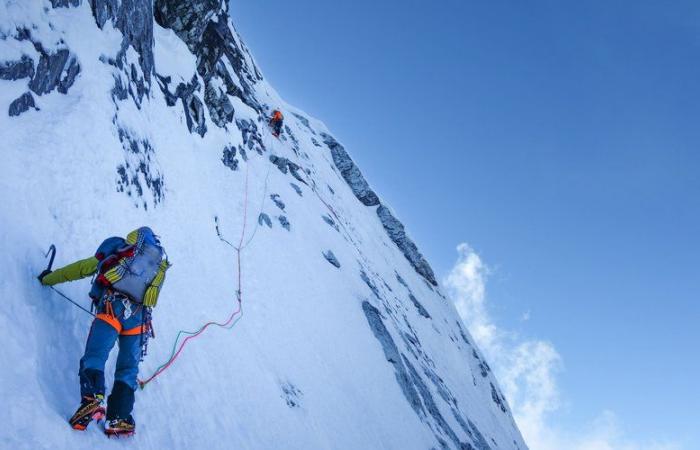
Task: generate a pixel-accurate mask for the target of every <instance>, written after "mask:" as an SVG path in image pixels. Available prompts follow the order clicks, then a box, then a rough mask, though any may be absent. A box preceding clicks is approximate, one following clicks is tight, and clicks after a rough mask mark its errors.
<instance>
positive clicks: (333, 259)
mask: <svg viewBox="0 0 700 450" xmlns="http://www.w3.org/2000/svg"><path fill="white" fill-rule="evenodd" d="M323 257H324V258H326V260H327V261H328V262H329V263H331V264H332V265H334V266H335V267H336V268H338V269H340V262H339V261H338V258H336V257H335V255H334V254H333V252H332V251H331V250H326V251H325V252H323Z"/></svg>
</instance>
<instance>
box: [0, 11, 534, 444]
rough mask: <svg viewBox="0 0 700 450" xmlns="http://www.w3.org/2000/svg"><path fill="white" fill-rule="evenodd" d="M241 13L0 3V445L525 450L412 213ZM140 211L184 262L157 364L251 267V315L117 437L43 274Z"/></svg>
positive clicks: (156, 347)
mask: <svg viewBox="0 0 700 450" xmlns="http://www.w3.org/2000/svg"><path fill="white" fill-rule="evenodd" d="M227 5H228V2H224V1H220V0H202V1H197V2H185V1H182V0H155V2H152V1H150V0H82V1H80V0H36V1H16V0H0V133H1V134H2V135H1V136H0V141H1V142H2V160H3V176H2V177H0V194H1V195H2V198H3V201H2V202H0V218H1V220H2V228H0V246H1V247H2V249H3V251H2V252H1V253H0V270H1V271H2V274H3V276H2V277H0V297H2V301H0V329H1V330H2V332H1V333H2V345H0V360H1V361H3V365H2V368H0V396H1V397H2V398H3V400H4V404H5V407H4V408H2V409H1V410H0V423H2V427H0V447H2V448H20V449H25V448H27V449H49V448H51V449H53V448H85V449H87V448H96V447H99V448H118V447H119V448H121V447H124V445H128V446H130V447H133V448H143V449H160V448H207V449H212V450H213V449H229V448H236V449H268V448H299V449H329V448H332V449H374V448H376V449H379V448H381V449H438V448H449V449H457V448H459V449H479V450H485V449H492V450H504V449H520V450H525V449H526V448H527V447H526V445H525V443H524V442H523V439H522V437H521V435H520V432H519V431H518V429H517V427H516V425H515V423H514V421H513V418H512V416H511V413H510V408H509V406H508V403H507V401H506V400H505V398H504V397H503V395H502V394H501V391H500V389H499V387H498V382H497V381H496V379H495V378H494V376H493V374H492V372H491V370H490V368H489V366H488V364H487V362H486V361H485V360H484V358H483V356H482V355H481V353H480V351H479V350H478V349H477V348H475V347H474V344H473V340H472V339H471V337H470V335H469V332H468V331H467V330H466V328H464V327H463V326H462V325H461V323H460V320H459V317H458V315H457V312H456V311H455V309H454V306H453V305H452V303H451V302H449V301H446V300H445V298H444V296H443V294H442V293H441V287H440V286H439V283H438V282H437V281H436V279H435V276H434V274H433V271H432V269H431V268H430V266H429V264H428V262H427V261H426V260H425V259H424V258H423V256H422V255H421V254H420V252H419V250H418V246H417V245H416V243H414V242H413V241H412V240H411V239H410V237H409V236H408V234H407V233H406V229H405V227H404V225H403V224H402V223H401V222H400V221H399V220H398V219H397V218H396V216H395V215H394V214H392V213H391V211H390V210H389V208H388V207H387V206H386V205H384V204H383V203H382V202H381V199H380V197H379V196H378V195H377V193H375V192H374V191H373V190H372V188H371V187H370V185H369V183H368V182H367V180H366V179H365V178H364V177H363V176H362V173H361V172H360V169H359V168H358V167H357V165H356V164H355V163H354V162H353V160H352V159H351V157H350V156H349V154H348V152H347V151H346V150H345V148H344V147H343V146H342V145H341V144H340V143H339V141H338V140H337V139H336V138H335V137H333V135H332V133H331V132H330V131H329V130H328V129H327V128H326V127H325V126H324V124H323V123H322V122H320V121H318V120H316V119H314V118H311V117H309V115H308V114H306V113H304V112H303V111H300V110H298V109H296V108H294V107H293V106H291V105H288V104H287V103H285V102H284V101H283V100H282V98H281V97H280V96H279V95H278V94H277V92H276V91H275V90H274V88H272V86H270V85H269V84H268V83H267V81H266V80H265V78H264V77H263V76H262V74H261V72H260V70H259V69H258V67H257V66H256V64H255V62H254V59H253V57H252V56H251V54H250V52H249V51H248V49H247V47H246V46H245V44H244V43H243V41H242V39H241V38H240V36H239V35H238V33H237V32H236V30H235V28H234V25H233V23H232V21H231V19H230V17H229V11H228V6H227ZM282 50H283V48H282ZM368 107H371V105H368ZM274 109H280V110H281V111H282V112H283V113H284V116H285V117H286V121H285V127H284V130H283V133H282V135H281V136H280V138H279V139H276V138H274V137H273V136H272V135H271V133H270V130H269V128H268V125H267V121H268V116H269V114H270V112H271V111H272V110H274ZM215 218H217V219H216V220H217V222H215ZM141 225H149V226H151V227H152V228H153V229H154V230H156V232H157V233H158V234H159V235H160V236H161V239H162V242H163V244H164V246H165V248H166V250H167V252H168V256H169V259H170V260H171V262H172V263H173V267H172V268H171V269H170V270H169V272H168V278H167V280H166V282H165V285H164V287H163V290H162V294H161V297H160V300H159V302H158V307H157V308H156V309H155V311H154V328H155V330H156V335H157V338H156V339H155V340H152V341H151V342H150V343H149V354H148V356H147V357H146V359H145V361H144V362H143V363H142V364H141V368H140V369H141V375H142V376H143V377H145V376H148V375H150V374H152V373H153V371H154V370H155V369H156V368H157V367H158V366H159V365H160V364H161V363H163V362H164V361H165V360H166V359H167V357H168V355H169V353H170V349H171V347H172V345H173V341H174V339H175V336H176V335H177V333H178V331H179V330H193V329H197V328H198V327H200V326H201V325H202V324H204V323H205V322H207V321H211V320H216V321H221V320H224V319H225V318H226V317H228V315H229V314H231V312H232V311H233V310H234V309H235V308H236V303H237V302H236V291H237V289H238V288H239V286H238V271H239V269H240V275H241V283H242V284H241V286H240V289H241V298H242V308H243V317H242V319H241V320H240V322H238V324H237V325H236V326H235V327H233V328H232V329H231V330H222V329H219V328H214V329H208V330H207V331H206V332H205V333H204V334H202V335H201V336H199V337H198V338H197V339H195V340H193V341H191V342H190V343H189V344H188V346H187V347H185V350H184V351H183V352H182V353H181V354H180V357H179V359H178V360H177V361H176V362H175V363H174V364H173V365H172V366H171V367H170V368H169V369H168V370H167V371H166V372H164V373H163V374H162V375H161V376H160V377H159V378H156V379H155V380H154V381H153V382H152V383H151V384H149V385H147V386H146V388H145V389H144V390H143V391H139V392H137V395H136V397H137V401H136V407H135V411H134V416H135V419H136V421H137V433H136V435H135V436H134V437H133V438H131V441H130V442H129V443H128V444H127V443H126V442H123V441H121V442H119V441H108V440H106V439H105V438H104V436H103V435H102V433H101V431H100V427H99V426H98V425H97V424H93V425H91V426H90V428H88V430H87V431H86V432H84V433H78V432H75V431H73V430H71V429H70V428H69V427H68V425H67V423H66V421H67V418H68V417H69V416H70V414H71V413H72V412H73V410H74V408H75V407H76V406H77V404H78V402H79V390H78V377H77V371H78V361H79V358H80V357H81V355H82V350H83V346H84V343H85V339H86V337H87V334H88V331H89V328H90V321H91V318H90V317H89V316H88V315H87V314H85V313H84V312H83V311H80V310H79V309H77V308H75V307H73V306H72V305H71V304H70V303H68V302H66V301H65V300H64V299H63V298H61V297H60V296H58V295H57V294H56V293H55V292H53V291H52V290H50V289H48V288H44V287H42V286H41V285H40V284H39V283H38V282H37V280H36V278H35V277H36V275H37V274H38V273H39V272H41V270H42V269H43V268H44V267H45V264H46V261H45V259H44V252H45V251H46V249H47V248H48V246H49V245H50V244H52V243H53V244H55V245H56V246H57V248H58V255H57V258H56V263H55V265H56V266H57V267H58V266H62V265H64V264H67V263H70V262H73V261H75V260H76V259H79V258H85V257H88V256H91V255H92V254H93V252H94V251H95V248H96V247H97V246H98V245H99V243H100V242H101V241H102V240H103V239H104V238H106V237H108V236H113V235H120V236H124V235H125V234H126V233H128V232H129V231H131V230H133V229H135V228H137V227H139V226H141ZM217 230H218V231H220V233H221V236H222V237H223V238H224V239H226V240H227V241H229V243H232V244H231V245H236V244H238V242H241V243H242V247H241V254H240V256H241V259H240V268H239V267H238V265H237V258H236V252H235V251H234V250H233V249H232V247H231V246H230V245H227V244H226V243H225V242H223V241H222V240H220V239H219V236H218V235H217ZM331 249H332V251H331ZM341 262H342V265H341ZM58 289H59V290H60V291H62V292H63V293H65V294H66V295H68V296H70V297H71V298H73V299H74V300H76V301H77V302H79V303H80V304H82V305H83V306H89V300H88V298H87V291H88V290H89V280H81V281H78V282H74V283H67V284H63V285H60V286H58ZM115 353H116V352H113V354H112V359H110V361H109V362H108V365H107V371H106V376H107V381H108V385H110V384H111V382H112V374H113V370H114V363H115V361H114V357H115Z"/></svg>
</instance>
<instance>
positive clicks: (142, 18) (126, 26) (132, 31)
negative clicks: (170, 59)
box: [89, 0, 153, 91]
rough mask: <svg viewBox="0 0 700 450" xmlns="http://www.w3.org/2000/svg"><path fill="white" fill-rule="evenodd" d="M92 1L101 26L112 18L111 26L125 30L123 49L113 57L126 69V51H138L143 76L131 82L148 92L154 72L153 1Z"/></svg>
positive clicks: (93, 10) (118, 65)
mask: <svg viewBox="0 0 700 450" xmlns="http://www.w3.org/2000/svg"><path fill="white" fill-rule="evenodd" d="M89 3H90V7H91V8H92V12H93V16H94V17H95V21H96V22H97V26H98V27H100V29H102V28H104V26H105V24H106V23H107V21H111V23H112V26H114V28H116V29H118V30H120V31H121V32H122V36H123V39H122V44H121V50H120V51H119V53H118V54H117V57H116V58H115V59H114V63H115V65H116V66H117V67H119V68H120V69H125V64H126V52H127V50H128V48H129V47H132V48H133V49H134V50H136V52H137V53H138V55H139V64H140V66H141V72H142V75H139V76H134V80H132V81H134V82H135V83H137V84H138V85H139V91H147V90H148V88H149V87H150V83H151V74H152V73H153V6H152V2H151V0H90V1H89ZM132 70H133V69H132ZM134 74H135V73H134Z"/></svg>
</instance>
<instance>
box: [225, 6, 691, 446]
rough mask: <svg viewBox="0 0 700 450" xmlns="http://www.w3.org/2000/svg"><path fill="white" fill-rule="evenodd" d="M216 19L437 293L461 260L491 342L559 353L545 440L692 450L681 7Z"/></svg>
mask: <svg viewBox="0 0 700 450" xmlns="http://www.w3.org/2000/svg"><path fill="white" fill-rule="evenodd" d="M231 15H232V16H233V18H234V21H235V23H236V24H237V26H238V29H239V32H240V33H241V34H242V35H243V37H244V39H245V41H246V43H247V44H248V46H249V47H250V48H251V50H252V52H253V53H254V55H255V56H256V59H257V61H258V63H259V64H260V66H261V68H262V71H263V73H264V74H265V75H266V77H267V78H268V79H269V80H270V82H271V83H272V84H273V85H274V86H275V87H276V88H277V89H278V91H279V92H280V93H281V94H282V96H283V97H285V98H286V99H287V101H289V102H290V103H291V104H294V105H296V106H298V107H300V108H302V109H304V110H306V111H307V112H308V113H309V114H311V115H312V116H315V117H318V118H320V119H321V120H323V121H324V122H325V123H326V124H327V125H328V126H329V128H330V129H331V130H332V131H333V132H334V133H335V134H336V136H337V137H338V139H339V140H340V141H342V142H343V143H344V144H345V145H346V147H347V149H348V150H349V151H350V153H351V154H352V155H353V157H354V158H355V160H356V161H357V163H358V165H359V166H360V168H361V169H362V170H363V172H364V174H365V175H366V177H367V178H368V180H369V181H370V183H371V184H372V185H373V187H374V188H375V189H376V190H377V192H378V193H379V194H380V195H381V196H382V197H383V198H384V199H385V200H386V201H387V202H388V203H389V204H390V205H391V206H392V207H393V209H394V210H395V211H396V212H397V213H398V215H399V217H400V218H401V219H402V220H403V221H404V222H405V224H406V225H407V227H408V229H409V232H410V233H411V235H412V236H413V237H414V238H415V240H416V241H417V243H418V244H419V247H420V248H421V250H422V251H423V252H424V253H425V254H426V255H427V256H428V258H429V260H430V261H431V263H432V265H433V267H434V269H435V270H436V272H437V273H439V274H440V275H441V276H443V277H446V276H447V275H448V274H449V273H451V271H453V270H454V266H455V263H456V261H457V260H458V253H457V251H456V247H457V245H458V244H460V243H462V242H466V243H468V244H469V246H470V248H471V249H472V250H471V251H473V252H474V254H475V255H476V256H477V257H478V258H479V260H480V261H481V262H482V263H483V265H484V267H485V268H484V270H483V271H482V272H480V274H481V278H480V281H483V283H484V285H485V289H486V294H485V300H484V301H485V303H486V307H487V308H488V313H487V315H488V318H487V320H489V321H490V322H489V323H492V324H495V325H496V326H497V327H498V328H499V330H502V331H503V332H504V333H506V334H508V335H509V339H510V340H511V341H515V342H516V344H517V342H527V341H528V340H541V341H544V342H547V343H548V344H549V345H551V346H552V347H553V348H555V349H556V352H557V353H558V355H560V357H561V361H562V368H563V370H561V371H560V372H557V373H556V387H557V389H558V391H559V392H560V402H559V406H558V409H557V410H556V412H555V413H551V414H549V415H547V417H546V420H547V427H549V429H550V430H552V432H553V433H558V434H559V435H560V436H569V437H570V436H572V435H573V434H575V433H578V432H582V431H581V430H584V429H589V428H591V427H594V424H595V422H596V420H598V418H600V417H601V415H603V416H605V414H607V413H606V412H607V411H611V412H612V413H614V415H615V417H616V418H617V420H618V425H616V429H615V433H617V434H618V436H617V437H616V438H610V439H617V441H615V442H616V443H618V448H620V445H619V443H624V444H625V445H629V447H628V448H671V447H653V446H652V444H651V443H653V442H657V443H664V442H672V443H677V444H678V446H677V447H674V448H687V449H691V448H700V431H698V429H697V417H698V412H697V404H698V403H699V401H700V388H699V387H698V382H697V380H696V378H697V374H698V373H700V360H699V358H698V357H697V355H698V354H699V352H698V348H697V347H698V345H700V331H699V330H700V326H699V325H698V320H699V319H700V294H699V292H700V236H699V235H698V230H700V3H698V2H696V1H674V2H658V1H645V0H641V1H614V0H613V1H610V0H608V1H586V2H574V1H554V0H552V1H532V2H516V1H495V2H494V1H488V2H487V1H463V0H462V1H459V0H446V1H431V2H428V1H410V0H404V1H396V0H385V1H382V2H372V1H366V0H358V1H355V2H327V1H322V0H298V1H296V2H288V1H287V2H285V1H279V0H268V1H265V2H260V1H243V0H232V2H231ZM525 319H527V320H525ZM592 424H593V425H592ZM693 424H694V425H693ZM613 434H614V433H613ZM581 441H582V442H583V438H581ZM543 445H544V444H543ZM574 447H575V446H574V445H572V447H571V448H574ZM576 448H578V447H576ZM581 448H584V447H583V446H581ZM586 448H594V447H586ZM595 448H606V447H595ZM610 448H615V445H613V446H612V447H610Z"/></svg>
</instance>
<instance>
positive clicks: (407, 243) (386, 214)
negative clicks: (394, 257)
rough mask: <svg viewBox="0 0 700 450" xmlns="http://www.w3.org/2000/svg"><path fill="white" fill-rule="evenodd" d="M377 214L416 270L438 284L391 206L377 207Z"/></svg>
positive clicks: (432, 282)
mask: <svg viewBox="0 0 700 450" xmlns="http://www.w3.org/2000/svg"><path fill="white" fill-rule="evenodd" d="M377 216H379V220H380V221H381V222H382V225H384V229H385V230H386V232H387V233H388V234H389V237H390V238H391V240H392V241H394V243H395V244H396V246H397V247H399V249H401V251H402V252H403V254H404V256H405V257H406V259H408V261H409V262H410V263H411V265H412V266H413V268H414V269H416V272H418V273H419V274H421V275H422V276H423V278H425V279H426V280H427V281H428V282H430V284H432V285H433V286H437V281H436V280H435V274H434V273H433V269H432V268H431V267H430V264H428V261H426V260H425V258H423V255H422V254H421V253H420V252H419V251H418V247H416V244H415V243H414V242H413V241H412V240H411V238H409V237H408V236H407V235H406V230H405V229H404V226H403V224H402V223H401V222H400V221H399V220H398V219H397V218H396V217H394V215H393V214H392V213H391V211H390V210H389V208H387V207H386V206H384V205H381V206H379V208H377Z"/></svg>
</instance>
